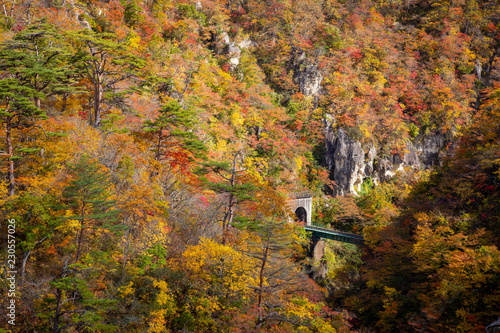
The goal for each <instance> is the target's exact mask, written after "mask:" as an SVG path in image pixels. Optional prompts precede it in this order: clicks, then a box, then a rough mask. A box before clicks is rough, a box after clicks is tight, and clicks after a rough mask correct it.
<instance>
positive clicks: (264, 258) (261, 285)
mask: <svg viewBox="0 0 500 333" xmlns="http://www.w3.org/2000/svg"><path fill="white" fill-rule="evenodd" d="M268 252H269V244H266V248H265V249H264V253H263V256H262V265H261V266H260V271H259V296H258V300H257V308H258V309H259V318H258V321H257V325H260V324H262V318H263V316H262V294H263V293H264V269H265V267H266V263H267V255H268Z"/></svg>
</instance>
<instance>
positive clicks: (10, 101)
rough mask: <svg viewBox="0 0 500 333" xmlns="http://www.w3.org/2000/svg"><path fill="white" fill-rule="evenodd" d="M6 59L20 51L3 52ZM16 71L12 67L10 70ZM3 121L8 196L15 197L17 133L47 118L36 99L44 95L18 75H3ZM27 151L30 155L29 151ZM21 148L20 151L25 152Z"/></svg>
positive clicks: (0, 100) (0, 102) (0, 103)
mask: <svg viewBox="0 0 500 333" xmlns="http://www.w3.org/2000/svg"><path fill="white" fill-rule="evenodd" d="M2 51H3V52H2V53H3V54H2V58H1V60H0V62H3V61H5V60H6V59H8V58H9V57H17V56H18V53H17V51H13V50H5V49H4V50H2ZM8 69H9V70H13V68H12V67H10V68H8ZM0 75H1V76H0V119H1V121H2V124H3V125H4V126H5V144H6V148H7V149H6V151H4V152H2V155H3V156H6V157H7V158H8V159H7V164H8V169H7V178H8V181H9V185H8V186H7V189H8V195H9V196H13V195H14V194H15V192H16V176H15V166H14V161H15V160H16V159H19V156H15V155H14V152H15V150H16V149H15V148H14V147H15V144H14V136H13V131H14V130H15V129H18V128H22V127H28V126H33V125H34V123H33V120H34V119H36V118H43V117H45V112H43V111H42V110H41V109H40V108H38V107H37V106H36V105H35V103H34V99H36V98H40V97H41V94H40V93H37V92H36V90H35V89H33V88H31V87H28V86H26V85H24V84H23V83H22V82H20V81H19V80H18V78H17V77H15V73H11V72H8V71H7V72H2V73H0ZM24 151H25V152H30V151H26V150H24ZM24 151H23V150H22V148H21V149H17V152H24Z"/></svg>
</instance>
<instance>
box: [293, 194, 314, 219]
mask: <svg viewBox="0 0 500 333" xmlns="http://www.w3.org/2000/svg"><path fill="white" fill-rule="evenodd" d="M288 205H289V206H290V208H291V211H292V212H294V213H295V216H294V219H296V220H299V221H302V222H305V223H306V225H312V193H310V192H297V193H292V194H290V199H289V200H288Z"/></svg>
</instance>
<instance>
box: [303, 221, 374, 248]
mask: <svg viewBox="0 0 500 333" xmlns="http://www.w3.org/2000/svg"><path fill="white" fill-rule="evenodd" d="M304 228H305V229H306V231H310V232H312V236H313V238H327V239H333V240H336V241H339V242H343V243H350V244H356V245H361V246H364V245H365V240H364V239H363V236H361V235H357V234H350V233H348V232H343V231H338V230H332V229H327V228H322V227H317V226H313V225H306V226H305V227H304Z"/></svg>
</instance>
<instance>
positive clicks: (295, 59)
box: [292, 49, 323, 96]
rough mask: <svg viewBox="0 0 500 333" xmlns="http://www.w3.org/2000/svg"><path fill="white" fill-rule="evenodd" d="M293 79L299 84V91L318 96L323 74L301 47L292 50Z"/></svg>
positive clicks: (306, 94)
mask: <svg viewBox="0 0 500 333" xmlns="http://www.w3.org/2000/svg"><path fill="white" fill-rule="evenodd" d="M292 66H293V79H294V81H295V83H297V84H298V85H299V91H300V92H301V93H302V94H304V95H305V96H319V95H320V93H321V82H322V81H323V74H321V72H320V71H319V69H318V65H317V64H315V63H314V62H313V61H311V60H309V59H307V58H306V54H305V52H304V51H302V50H301V49H295V50H294V51H293V52H292Z"/></svg>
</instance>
